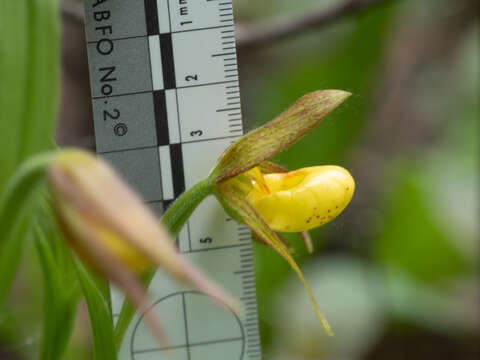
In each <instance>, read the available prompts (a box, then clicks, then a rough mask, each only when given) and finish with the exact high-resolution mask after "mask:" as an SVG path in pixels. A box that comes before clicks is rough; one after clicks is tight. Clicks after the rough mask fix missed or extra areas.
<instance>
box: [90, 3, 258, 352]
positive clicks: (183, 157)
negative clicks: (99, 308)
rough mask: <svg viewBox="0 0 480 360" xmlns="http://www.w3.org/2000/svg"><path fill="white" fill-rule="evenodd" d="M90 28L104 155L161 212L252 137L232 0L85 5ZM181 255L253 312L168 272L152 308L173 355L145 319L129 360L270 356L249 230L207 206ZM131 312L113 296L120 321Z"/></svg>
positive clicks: (130, 344) (129, 346)
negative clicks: (223, 303)
mask: <svg viewBox="0 0 480 360" xmlns="http://www.w3.org/2000/svg"><path fill="white" fill-rule="evenodd" d="M85 19H86V33H87V41H88V55H89V67H90V80H91V92H92V103H93V113H94V122H95V134H96V144H97V152H98V154H99V155H100V156H102V157H103V158H104V159H106V160H107V161H109V162H110V163H111V164H112V165H113V166H114V167H115V168H116V169H117V170H118V171H119V172H120V173H121V174H122V175H123V176H124V178H125V179H126V180H127V181H128V182H129V183H130V184H131V185H132V186H133V187H134V188H135V189H136V190H137V191H138V192H139V193H140V194H141V195H142V196H143V198H144V200H145V202H146V203H148V204H149V205H150V206H151V207H152V209H153V210H154V211H155V212H156V213H157V214H158V215H161V214H162V213H163V211H164V209H165V208H166V207H167V206H168V205H169V204H170V203H171V202H172V201H173V200H174V199H175V198H176V197H177V196H179V195H180V194H181V193H182V192H183V191H184V190H185V189H186V188H189V187H191V186H193V185H194V184H195V183H196V182H197V181H198V180H201V179H202V178H204V177H205V176H206V175H207V174H208V172H209V170H210V169H211V168H212V166H213V165H214V163H215V160H216V159H217V157H218V156H219V155H220V154H221V152H222V151H223V150H224V149H225V148H226V147H227V146H229V145H230V144H231V143H232V142H233V141H235V140H236V139H237V138H238V137H239V136H241V135H242V133H243V128H242V116H241V106H240V91H239V83H238V69H237V56H236V45H235V34H234V20H233V11H232V3H231V0H103V1H102V0H85ZM119 211H122V209H119ZM125 221H128V219H125ZM178 247H179V249H180V251H181V252H182V253H183V254H184V255H185V256H187V257H189V258H190V259H191V260H192V261H193V262H194V263H196V264H197V265H198V266H200V267H201V268H202V269H204V271H205V272H206V273H207V274H208V275H209V276H210V277H212V278H213V279H215V280H216V281H217V282H218V283H219V284H220V285H221V286H223V287H224V288H226V289H228V290H229V291H230V292H231V293H232V294H233V295H234V296H236V297H237V298H238V299H240V300H241V302H242V303H243V305H244V309H245V312H244V313H243V314H241V315H239V314H235V313H233V312H230V311H228V310H226V309H223V308H221V307H218V306H217V305H215V304H213V303H212V302H211V300H210V299H209V298H207V297H205V296H204V295H202V294H200V293H198V292H195V291H193V290H192V289H189V288H186V287H183V286H182V285H179V284H178V283H176V282H174V281H173V280H171V279H170V278H169V277H168V276H165V274H163V273H162V272H161V271H158V272H157V274H156V276H155V278H154V280H153V282H152V285H151V288H150V293H151V295H152V299H153V303H152V304H151V310H150V311H153V312H154V313H155V314H156V315H157V316H158V318H159V319H161V321H162V323H163V324H164V326H165V328H166V329H167V336H168V339H169V343H170V344H171V346H168V347H161V346H160V345H158V343H157V342H156V340H155V338H154V337H153V336H151V334H150V332H149V330H148V329H147V327H146V326H145V324H144V321H143V316H144V314H137V315H136V316H135V318H134V320H133V322H132V324H131V326H130V328H129V329H128V332H127V334H126V336H125V341H124V344H123V345H122V348H121V352H120V357H119V359H120V360H127V359H128V360H153V359H155V360H157V359H159V360H160V359H172V360H253V359H260V358H261V350H260V338H259V333H258V324H257V320H258V319H257V304H256V290H255V278H254V269H253V255H252V247H251V240H250V232H249V229H248V227H246V226H244V225H240V224H238V223H236V222H235V221H232V219H230V218H229V217H228V216H227V215H226V214H225V213H224V211H223V209H222V208H221V206H220V205H219V204H218V203H217V202H216V200H215V199H213V198H208V199H207V200H205V201H204V202H203V203H202V204H201V205H200V206H199V208H198V209H197V210H196V211H195V213H194V214H193V216H192V217H191V218H190V220H189V221H188V223H187V224H186V226H185V227H184V229H183V230H182V232H181V233H180V235H179V238H178ZM120 305H121V297H120V296H116V297H114V303H113V306H114V314H116V316H118V313H119V311H120Z"/></svg>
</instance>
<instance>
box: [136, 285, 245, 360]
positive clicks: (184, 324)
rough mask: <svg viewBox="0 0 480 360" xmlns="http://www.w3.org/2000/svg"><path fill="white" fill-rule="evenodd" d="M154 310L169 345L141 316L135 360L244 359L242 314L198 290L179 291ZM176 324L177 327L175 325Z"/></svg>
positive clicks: (166, 297)
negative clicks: (158, 336)
mask: <svg viewBox="0 0 480 360" xmlns="http://www.w3.org/2000/svg"><path fill="white" fill-rule="evenodd" d="M148 311H153V312H154V316H156V317H157V318H158V319H159V321H160V322H162V323H165V324H169V325H170V326H169V327H168V328H166V329H165V332H166V336H167V342H168V343H169V345H167V346H163V347H161V345H160V346H159V344H158V342H157V341H156V339H155V338H154V337H153V336H152V335H151V334H150V330H149V329H148V327H147V326H146V324H144V321H143V320H144V316H145V314H143V315H142V316H140V318H139V319H138V321H137V323H136V324H135V328H134V330H133V334H132V337H131V344H130V351H131V358H132V360H152V359H155V360H205V359H209V360H217V359H218V360H224V359H225V358H226V356H227V357H228V359H229V360H230V359H232V360H242V359H243V356H244V352H245V333H244V329H243V326H242V322H241V321H240V319H239V317H238V316H237V315H236V314H235V313H234V312H232V311H231V310H228V309H226V308H225V307H222V306H220V305H218V304H216V303H215V302H213V301H212V300H211V299H210V298H208V297H207V296H205V295H203V294H202V293H199V292H196V291H184V292H176V293H173V294H170V295H167V296H165V297H163V298H161V299H160V300H158V301H156V302H155V303H154V304H153V305H152V306H151V307H150V309H149V310H148ZM172 324H176V326H172Z"/></svg>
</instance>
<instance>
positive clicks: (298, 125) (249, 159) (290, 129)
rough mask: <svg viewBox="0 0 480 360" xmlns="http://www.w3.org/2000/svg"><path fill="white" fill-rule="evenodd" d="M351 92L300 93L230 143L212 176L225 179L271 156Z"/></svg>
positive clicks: (311, 125) (284, 147) (298, 138)
mask: <svg viewBox="0 0 480 360" xmlns="http://www.w3.org/2000/svg"><path fill="white" fill-rule="evenodd" d="M350 95H351V94H350V93H348V92H346V91H341V90H319V91H314V92H312V93H310V94H307V95H305V96H303V97H301V98H300V99H298V100H297V101H296V102H295V103H294V104H293V105H292V106H290V107H289V108H288V109H287V110H286V111H285V112H283V113H282V114H280V115H279V116H277V117H276V118H275V119H273V120H272V121H270V122H268V123H267V124H265V125H263V126H262V127H260V128H258V129H255V130H253V131H252V132H250V133H248V134H246V135H245V136H243V137H241V138H240V139H239V140H238V141H237V142H235V143H234V144H233V145H232V146H230V147H229V148H228V149H227V150H226V151H225V153H224V154H223V156H222V157H221V158H220V160H219V163H218V165H217V166H216V167H215V169H214V170H213V172H212V175H211V177H212V178H213V179H215V181H216V182H222V181H225V180H228V179H230V178H232V177H235V176H237V175H239V174H241V173H243V172H245V171H247V170H249V169H251V168H253V167H254V166H256V165H258V164H260V163H261V162H263V161H265V160H268V159H270V158H271V157H272V156H274V155H276V154H278V153H279V152H281V151H282V150H285V149H286V148H288V147H289V146H291V145H292V144H294V143H296V142H297V141H298V140H300V139H301V138H302V137H303V136H305V135H306V134H307V133H308V132H310V131H311V130H312V129H313V128H314V127H315V126H316V125H318V123H319V122H320V121H321V120H322V119H324V118H325V117H326V116H327V115H328V114H330V112H332V111H333V110H334V109H335V108H336V107H338V106H339V105H340V104H341V103H342V102H344V101H345V100H346V99H347V98H348V97H349V96H350Z"/></svg>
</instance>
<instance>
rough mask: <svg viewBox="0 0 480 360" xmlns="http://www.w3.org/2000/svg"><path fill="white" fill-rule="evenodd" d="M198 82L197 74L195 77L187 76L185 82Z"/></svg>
mask: <svg viewBox="0 0 480 360" xmlns="http://www.w3.org/2000/svg"><path fill="white" fill-rule="evenodd" d="M194 80H195V81H198V75H197V74H195V75H187V76H185V81H194Z"/></svg>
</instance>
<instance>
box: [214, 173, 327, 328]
mask: <svg viewBox="0 0 480 360" xmlns="http://www.w3.org/2000/svg"><path fill="white" fill-rule="evenodd" d="M220 186H221V190H220V193H218V194H217V197H218V198H219V200H220V202H221V203H222V204H223V205H224V206H225V205H226V206H227V208H229V209H226V210H227V212H229V211H232V210H233V211H234V212H236V213H237V214H238V215H239V216H240V217H241V218H242V219H243V221H244V222H245V223H246V224H247V225H248V226H250V228H251V229H252V230H253V231H254V232H255V233H256V234H257V235H258V236H259V237H260V238H261V239H262V240H263V241H264V242H265V243H267V244H268V245H269V246H270V247H272V248H273V249H274V250H275V251H276V252H278V253H279V254H280V255H281V256H282V257H283V258H284V259H285V260H286V261H287V262H288V264H289V265H290V266H291V268H292V269H293V270H294V271H295V272H296V273H297V275H298V277H299V278H300V281H301V282H302V284H303V286H304V287H305V289H306V291H307V294H308V297H309V298H310V301H311V303H312V305H313V308H314V311H315V315H316V317H317V319H318V321H319V322H320V323H321V324H322V326H323V328H324V329H325V332H326V333H327V334H328V335H333V331H332V330H331V328H330V325H329V324H328V321H327V319H326V318H325V316H324V315H323V314H322V312H321V311H320V307H319V306H318V303H317V301H316V300H315V298H314V296H313V293H312V290H311V289H310V286H309V285H308V283H307V281H306V280H305V277H304V276H303V274H302V271H301V270H300V268H299V267H298V265H297V263H296V262H295V260H294V259H293V257H292V256H291V255H290V253H289V251H288V249H287V247H286V246H285V244H284V243H283V241H282V240H281V239H280V238H279V236H278V235H277V234H276V233H275V232H274V231H273V230H272V229H271V228H270V227H269V226H268V224H267V223H266V222H265V220H263V218H262V217H261V216H260V214H259V213H258V212H257V211H256V210H255V209H254V208H253V207H252V206H251V205H250V204H249V203H248V201H247V200H246V199H245V197H244V196H243V194H242V192H241V191H238V190H237V189H236V188H235V187H234V186H231V185H230V184H229V183H228V182H227V183H224V184H222V185H220Z"/></svg>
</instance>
